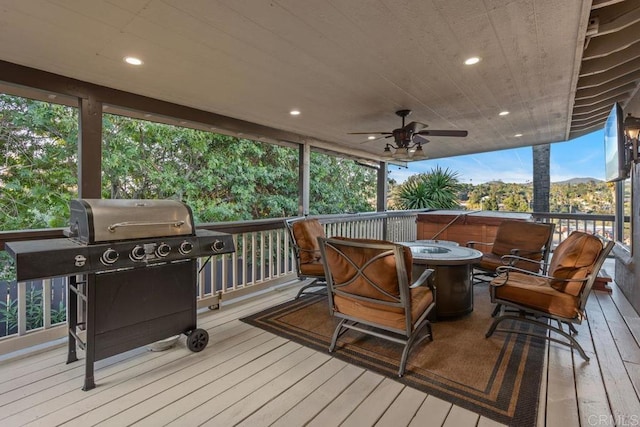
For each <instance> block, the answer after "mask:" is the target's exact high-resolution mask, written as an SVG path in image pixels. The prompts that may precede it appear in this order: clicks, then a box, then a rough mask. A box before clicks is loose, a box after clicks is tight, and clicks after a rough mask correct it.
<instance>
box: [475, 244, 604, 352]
mask: <svg viewBox="0 0 640 427" xmlns="http://www.w3.org/2000/svg"><path fill="white" fill-rule="evenodd" d="M613 246H614V243H613V242H612V241H610V242H608V243H607V244H606V245H604V246H603V244H602V241H601V240H600V239H599V238H598V237H596V236H594V235H591V234H587V233H583V232H580V231H574V232H573V233H571V234H570V235H569V237H567V238H566V239H565V240H564V241H562V242H561V243H560V244H559V245H558V247H557V248H556V250H555V251H554V253H553V256H552V258H551V262H550V264H549V269H548V272H549V274H548V275H544V274H540V273H534V272H531V271H528V270H523V269H521V268H518V267H515V266H511V265H507V266H502V267H499V268H498V273H499V275H498V277H496V278H495V279H493V280H492V282H491V286H490V293H491V301H492V302H494V303H498V304H499V305H500V306H501V307H502V309H501V313H500V315H499V316H498V317H496V318H495V319H494V321H493V323H492V324H491V326H490V327H489V329H488V331H487V333H486V337H487V338H488V337H490V336H491V335H492V334H493V333H494V332H513V333H519V334H526V335H532V336H538V337H541V338H544V339H546V340H549V341H553V342H556V343H559V344H563V345H566V346H568V347H570V348H572V349H576V350H577V351H578V353H580V356H582V358H583V359H584V360H586V361H588V360H589V358H588V357H587V355H586V353H585V352H584V350H583V349H582V347H581V346H580V344H579V343H578V341H576V339H575V338H574V337H573V336H571V333H573V334H577V333H578V331H577V330H576V329H575V327H574V326H573V325H574V324H578V325H579V324H580V323H582V320H583V319H584V318H585V316H586V312H585V306H586V304H587V298H588V297H589V294H590V292H591V288H592V286H593V283H594V282H595V280H596V277H597V276H598V272H599V271H600V268H601V267H602V264H603V263H604V261H605V259H606V258H607V256H608V255H609V252H611V249H612V248H613ZM513 310H515V313H513ZM510 313H511V314H510ZM505 320H513V321H515V322H524V323H529V324H533V325H535V326H537V327H541V328H545V329H547V330H550V331H553V332H555V333H556V334H558V335H560V336H561V337H564V338H565V339H566V340H562V339H558V338H555V337H554V336H552V335H550V334H548V333H544V334H541V333H536V332H535V331H529V330H525V329H522V328H517V327H516V326H513V327H511V328H502V329H497V327H498V325H499V324H500V323H501V322H503V321H505ZM554 321H555V322H556V323H557V325H558V326H557V327H556V326H554V325H553V322H554ZM563 324H566V325H567V326H568V329H569V332H565V331H564V329H563Z"/></svg>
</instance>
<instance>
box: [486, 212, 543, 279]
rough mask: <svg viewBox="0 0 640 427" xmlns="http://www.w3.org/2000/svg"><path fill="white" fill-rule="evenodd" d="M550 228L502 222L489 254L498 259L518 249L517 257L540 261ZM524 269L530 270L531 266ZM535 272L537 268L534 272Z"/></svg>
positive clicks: (535, 224) (531, 223) (537, 224)
mask: <svg viewBox="0 0 640 427" xmlns="http://www.w3.org/2000/svg"><path fill="white" fill-rule="evenodd" d="M550 234H551V227H550V225H549V224H539V223H535V222H527V221H503V222H502V223H500V226H499V227H498V231H497V233H496V238H495V240H494V243H493V247H492V248H491V252H492V253H493V254H494V255H497V256H498V257H501V256H502V255H509V254H511V251H512V250H513V249H518V255H520V256H523V257H525V258H531V259H534V260H536V261H539V260H541V259H542V249H543V248H544V247H545V245H546V244H547V242H548V241H549V237H550ZM521 268H526V269H527V270H528V269H530V268H531V264H529V266H528V267H524V266H523V267H521ZM535 271H537V268H536V270H535Z"/></svg>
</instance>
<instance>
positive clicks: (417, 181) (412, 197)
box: [392, 166, 461, 209]
mask: <svg viewBox="0 0 640 427" xmlns="http://www.w3.org/2000/svg"><path fill="white" fill-rule="evenodd" d="M460 189H461V186H460V183H459V182H458V173H457V172H454V171H451V170H449V168H446V169H442V168H440V167H439V166H436V167H435V168H434V169H431V171H429V172H427V173H424V174H418V175H413V176H411V177H409V179H408V180H407V181H405V182H404V183H403V184H402V185H400V186H398V187H397V188H396V189H395V191H394V194H392V203H393V206H394V207H395V208H397V209H426V208H432V209H455V208H458V207H459V206H460V205H459V204H458V193H459V191H460Z"/></svg>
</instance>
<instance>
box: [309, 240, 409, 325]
mask: <svg viewBox="0 0 640 427" xmlns="http://www.w3.org/2000/svg"><path fill="white" fill-rule="evenodd" d="M318 240H319V241H320V248H321V251H322V257H323V258H322V259H323V262H324V265H325V271H326V272H327V285H328V290H329V303H330V306H331V307H330V308H331V310H332V312H334V311H339V308H338V307H336V305H335V304H334V299H333V297H334V296H339V297H348V298H352V299H356V300H359V301H361V303H362V306H363V308H365V307H366V309H364V310H363V314H364V313H365V312H366V311H368V310H372V309H373V310H375V307H376V306H385V307H386V308H387V309H389V307H396V308H398V309H401V310H405V314H406V317H407V321H408V322H409V323H408V324H410V320H411V319H410V310H411V302H410V294H409V284H410V281H411V268H412V265H413V264H412V263H413V257H412V255H411V249H410V248H409V247H406V246H403V245H399V244H395V243H391V242H387V241H383V240H371V239H348V238H332V239H326V238H320V239H318Z"/></svg>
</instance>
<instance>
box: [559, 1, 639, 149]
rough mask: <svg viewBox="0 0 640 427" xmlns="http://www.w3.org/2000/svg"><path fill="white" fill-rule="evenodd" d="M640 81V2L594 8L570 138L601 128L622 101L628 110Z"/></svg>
mask: <svg viewBox="0 0 640 427" xmlns="http://www.w3.org/2000/svg"><path fill="white" fill-rule="evenodd" d="M638 82H640V1H628V0H627V1H611V0H608V1H606V0H595V1H594V2H593V5H592V10H591V14H590V16H589V23H588V26H587V33H586V39H585V48H584V52H583V54H582V64H581V67H580V75H579V79H578V83H577V86H576V96H575V103H574V106H573V114H572V118H571V131H570V133H569V139H572V138H575V137H578V136H580V135H584V134H586V133H589V132H592V131H594V130H596V129H600V128H602V126H603V124H604V122H605V121H606V119H607V115H608V114H609V112H610V111H611V106H612V105H613V103H615V102H619V103H620V104H621V105H622V106H623V107H626V106H627V104H628V103H629V101H630V100H631V99H632V98H633V97H634V96H635V95H637V91H638Z"/></svg>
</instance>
